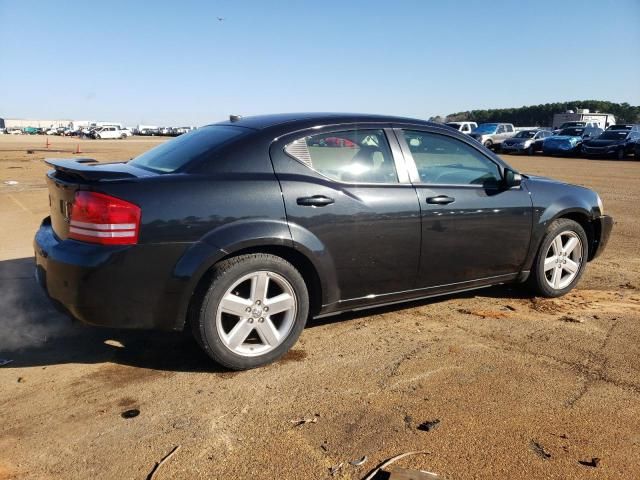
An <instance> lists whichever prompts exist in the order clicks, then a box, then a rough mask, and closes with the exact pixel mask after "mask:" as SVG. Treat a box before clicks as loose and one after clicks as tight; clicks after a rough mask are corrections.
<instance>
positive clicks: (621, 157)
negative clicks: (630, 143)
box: [616, 147, 627, 160]
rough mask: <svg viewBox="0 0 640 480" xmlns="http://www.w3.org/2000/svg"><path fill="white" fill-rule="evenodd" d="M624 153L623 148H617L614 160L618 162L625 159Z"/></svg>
mask: <svg viewBox="0 0 640 480" xmlns="http://www.w3.org/2000/svg"><path fill="white" fill-rule="evenodd" d="M626 156H627V155H626V152H625V151H624V147H623V148H619V149H618V151H617V152H616V158H617V159H618V160H624V157H626Z"/></svg>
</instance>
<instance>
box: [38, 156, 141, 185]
mask: <svg viewBox="0 0 640 480" xmlns="http://www.w3.org/2000/svg"><path fill="white" fill-rule="evenodd" d="M44 163H46V164H47V165H51V166H52V167H53V168H55V169H56V171H58V172H62V173H64V174H68V175H73V176H75V177H80V178H82V179H84V180H108V179H116V178H136V177H139V176H142V175H140V172H141V171H140V169H137V168H135V167H130V166H129V165H127V164H126V163H117V164H114V163H98V161H97V160H94V159H92V158H45V159H44ZM115 165H117V167H116V168H114V166H115Z"/></svg>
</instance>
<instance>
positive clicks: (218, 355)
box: [192, 253, 309, 370]
mask: <svg viewBox="0 0 640 480" xmlns="http://www.w3.org/2000/svg"><path fill="white" fill-rule="evenodd" d="M308 314H309V294H308V292H307V286H306V284H305V282H304V279H303V278H302V275H300V273H299V272H298V271H297V270H296V269H295V267H294V266H293V265H291V264H290V263H289V262H287V261H286V260H284V259H283V258H281V257H277V256H275V255H269V254H262V253H256V254H249V255H241V256H238V257H234V258H231V259H229V260H225V261H223V262H221V263H220V264H219V265H217V266H216V267H215V270H214V272H213V278H212V282H211V287H210V288H209V290H208V291H207V293H206V294H205V296H204V299H203V302H202V305H201V307H200V311H199V313H198V314H197V316H196V317H195V318H194V319H193V323H192V329H193V333H194V336H195V338H196V340H197V341H198V343H199V344H200V346H201V347H202V348H203V349H204V351H205V352H206V353H207V354H208V355H209V356H210V357H211V358H213V359H214V360H215V361H216V362H218V363H220V364H221V365H223V366H225V367H227V368H230V369H233V370H246V369H249V368H254V367H259V366H261V365H265V364H267V363H271V362H273V361H275V360H277V359H278V358H280V357H281V356H282V355H284V354H285V353H286V352H287V351H288V350H289V349H290V348H291V347H292V346H293V345H294V344H295V342H296V341H297V340H298V337H299V336H300V334H301V333H302V330H303V329H304V326H305V324H306V321H307V316H308Z"/></svg>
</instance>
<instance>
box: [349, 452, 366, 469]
mask: <svg viewBox="0 0 640 480" xmlns="http://www.w3.org/2000/svg"><path fill="white" fill-rule="evenodd" d="M367 460H368V458H367V456H366V455H365V456H364V457H362V458H359V459H357V460H351V461H350V462H349V465H353V466H354V467H359V466H360V465H364V464H365V463H366V462H367Z"/></svg>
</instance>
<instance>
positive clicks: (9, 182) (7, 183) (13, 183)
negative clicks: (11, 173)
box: [4, 180, 19, 185]
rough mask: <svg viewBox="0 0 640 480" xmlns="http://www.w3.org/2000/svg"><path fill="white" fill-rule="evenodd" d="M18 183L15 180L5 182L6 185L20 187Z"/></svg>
mask: <svg viewBox="0 0 640 480" xmlns="http://www.w3.org/2000/svg"><path fill="white" fill-rule="evenodd" d="M18 183H19V182H16V181H15V180H5V182H4V184H5V185H18Z"/></svg>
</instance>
